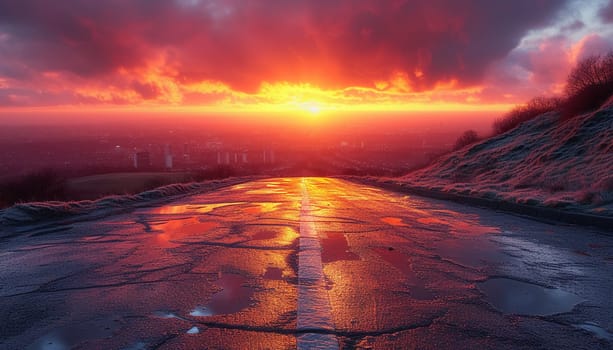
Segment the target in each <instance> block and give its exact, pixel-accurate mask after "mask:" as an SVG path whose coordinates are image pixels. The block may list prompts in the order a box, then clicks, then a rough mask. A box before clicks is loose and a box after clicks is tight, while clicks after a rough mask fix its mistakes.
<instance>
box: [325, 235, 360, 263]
mask: <svg viewBox="0 0 613 350" xmlns="http://www.w3.org/2000/svg"><path fill="white" fill-rule="evenodd" d="M327 236H328V237H327V238H322V239H321V248H322V251H321V262H322V263H330V262H334V261H339V260H360V257H359V256H358V255H357V254H355V253H352V252H350V251H349V244H348V243H347V238H346V237H345V235H344V234H343V233H328V234H327Z"/></svg>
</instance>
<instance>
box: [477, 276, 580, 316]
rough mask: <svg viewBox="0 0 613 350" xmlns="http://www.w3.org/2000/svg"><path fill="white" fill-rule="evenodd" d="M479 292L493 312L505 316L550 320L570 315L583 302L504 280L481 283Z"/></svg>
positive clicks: (527, 284) (528, 284)
mask: <svg viewBox="0 0 613 350" xmlns="http://www.w3.org/2000/svg"><path fill="white" fill-rule="evenodd" d="M478 288H479V290H480V291H481V292H483V293H484V294H485V295H486V300H487V301H488V302H489V303H490V304H491V305H492V306H493V307H494V308H496V309H497V310H499V311H501V312H503V313H505V314H516V315H528V316H549V315H555V314H559V313H564V312H569V311H571V310H572V309H573V308H574V307H575V306H576V305H577V304H579V303H580V302H582V301H583V300H582V299H581V298H579V297H578V296H576V295H575V294H571V293H568V292H565V291H563V290H560V289H553V288H545V287H541V286H539V285H536V284H532V283H527V282H521V281H517V280H514V279H510V278H503V277H499V278H491V279H489V280H487V281H485V282H481V283H479V284H478Z"/></svg>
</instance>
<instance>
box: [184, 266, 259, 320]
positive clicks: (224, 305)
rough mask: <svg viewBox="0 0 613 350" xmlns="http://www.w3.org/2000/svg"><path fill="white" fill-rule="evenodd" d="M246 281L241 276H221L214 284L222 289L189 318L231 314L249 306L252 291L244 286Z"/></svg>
mask: <svg viewBox="0 0 613 350" xmlns="http://www.w3.org/2000/svg"><path fill="white" fill-rule="evenodd" d="M246 281H247V279H246V278H245V277H243V276H241V275H238V274H234V273H228V274H224V275H222V276H221V277H220V278H219V279H218V280H217V281H216V282H215V284H216V285H218V286H219V287H221V288H222V290H221V291H219V292H217V293H215V294H213V296H212V297H211V300H210V301H209V303H208V304H207V305H206V306H202V307H201V306H198V307H196V308H195V309H194V310H192V312H190V315H191V316H198V317H206V316H214V315H224V314H233V313H235V312H239V311H241V310H243V309H244V308H246V307H248V306H249V305H250V304H251V297H252V296H253V293H254V289H253V288H252V287H248V286H245V282H246Z"/></svg>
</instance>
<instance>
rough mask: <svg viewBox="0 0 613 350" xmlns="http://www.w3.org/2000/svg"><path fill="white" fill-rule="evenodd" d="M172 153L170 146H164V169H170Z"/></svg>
mask: <svg viewBox="0 0 613 350" xmlns="http://www.w3.org/2000/svg"><path fill="white" fill-rule="evenodd" d="M172 165H173V164H172V151H171V148H170V145H165V146H164V166H165V167H166V169H172Z"/></svg>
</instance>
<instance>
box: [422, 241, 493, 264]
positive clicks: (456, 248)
mask: <svg viewBox="0 0 613 350" xmlns="http://www.w3.org/2000/svg"><path fill="white" fill-rule="evenodd" d="M433 245H434V248H435V252H436V253H437V254H438V255H439V256H440V257H441V258H442V259H444V260H447V261H451V262H453V263H455V264H458V265H461V266H465V267H472V268H476V269H480V268H483V267H484V266H488V265H490V264H491V263H493V262H500V261H501V259H503V255H502V253H501V251H500V249H499V248H498V246H497V245H496V244H494V243H493V242H492V241H490V240H488V239H486V238H481V237H477V238H471V239H447V240H444V241H439V242H436V243H434V244H433Z"/></svg>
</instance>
